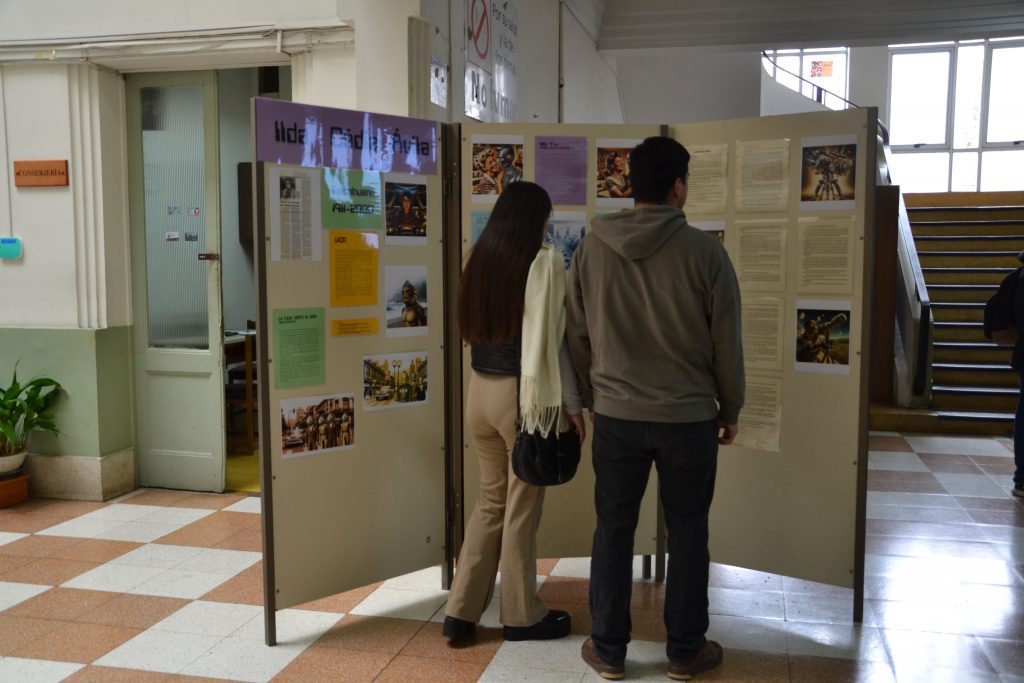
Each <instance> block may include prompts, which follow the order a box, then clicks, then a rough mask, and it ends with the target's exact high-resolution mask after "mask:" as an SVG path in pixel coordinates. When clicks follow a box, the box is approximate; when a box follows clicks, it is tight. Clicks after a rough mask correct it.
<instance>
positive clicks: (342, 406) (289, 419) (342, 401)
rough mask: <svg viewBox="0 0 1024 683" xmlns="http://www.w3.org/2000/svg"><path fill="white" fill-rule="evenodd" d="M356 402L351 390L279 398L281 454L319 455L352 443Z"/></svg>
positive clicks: (293, 455)
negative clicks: (338, 392)
mask: <svg viewBox="0 0 1024 683" xmlns="http://www.w3.org/2000/svg"><path fill="white" fill-rule="evenodd" d="M355 404H356V399H355V396H354V395H353V394H335V395H330V396H303V397H301V398H288V399H284V400H282V401H281V457H282V458H296V457H300V456H304V455H318V454H320V453H329V452H331V451H340V450H345V449H347V448H352V447H353V446H355V443H356V419H355Z"/></svg>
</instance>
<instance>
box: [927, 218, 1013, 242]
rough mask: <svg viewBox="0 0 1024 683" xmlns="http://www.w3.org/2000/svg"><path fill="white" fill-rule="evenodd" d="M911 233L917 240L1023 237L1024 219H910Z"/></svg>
mask: <svg viewBox="0 0 1024 683" xmlns="http://www.w3.org/2000/svg"><path fill="white" fill-rule="evenodd" d="M910 232H911V234H913V235H914V237H915V238H918V237H926V236H935V237H942V236H946V235H975V236H980V237H983V236H985V235H1021V234H1024V217H1022V218H1018V219H1016V220H1007V221H915V220H914V219H913V217H911V219H910Z"/></svg>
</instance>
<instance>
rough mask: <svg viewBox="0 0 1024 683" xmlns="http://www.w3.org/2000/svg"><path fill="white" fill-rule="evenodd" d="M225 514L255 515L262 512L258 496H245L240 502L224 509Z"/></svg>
mask: <svg viewBox="0 0 1024 683" xmlns="http://www.w3.org/2000/svg"><path fill="white" fill-rule="evenodd" d="M224 511H225V512H254V513H256V514H257V515H258V514H260V513H261V512H263V508H262V504H261V501H260V497H259V496H247V497H245V498H243V499H242V500H240V501H238V502H237V503H234V504H232V505H229V506H227V507H226V508H224Z"/></svg>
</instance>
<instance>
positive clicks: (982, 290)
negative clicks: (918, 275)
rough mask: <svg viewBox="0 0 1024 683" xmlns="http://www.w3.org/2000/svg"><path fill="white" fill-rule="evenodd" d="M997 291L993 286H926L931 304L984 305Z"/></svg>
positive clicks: (964, 284)
mask: <svg viewBox="0 0 1024 683" xmlns="http://www.w3.org/2000/svg"><path fill="white" fill-rule="evenodd" d="M997 289H999V287H998V286H997V285H994V284H984V285H973V284H966V283H963V284H952V285H950V284H928V296H929V297H930V298H931V300H932V303H933V304H935V303H957V302H971V303H981V304H984V303H985V302H986V301H988V300H989V298H990V297H991V296H992V295H993V294H995V293H996V290H997Z"/></svg>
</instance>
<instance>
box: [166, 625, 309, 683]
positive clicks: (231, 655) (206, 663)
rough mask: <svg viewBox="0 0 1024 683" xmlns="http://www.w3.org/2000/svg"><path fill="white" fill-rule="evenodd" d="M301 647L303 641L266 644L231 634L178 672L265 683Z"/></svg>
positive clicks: (295, 655) (299, 652)
mask: <svg viewBox="0 0 1024 683" xmlns="http://www.w3.org/2000/svg"><path fill="white" fill-rule="evenodd" d="M305 648H306V646H305V645H302V646H298V645H281V644H279V645H275V646H274V647H268V646H266V645H264V644H263V643H262V642H260V643H254V642H252V641H250V640H246V639H244V638H239V637H236V636H232V637H230V638H225V639H224V640H222V641H220V642H219V643H217V644H216V645H214V646H213V648H211V649H210V651H209V652H206V653H205V654H203V655H202V656H200V657H198V658H197V659H196V660H194V661H192V662H191V663H189V664H188V665H186V666H185V667H184V668H183V669H182V670H181V673H182V674H183V675H186V676H206V677H209V678H228V679H231V680H234V681H252V683H265V682H266V681H269V680H270V679H271V678H273V677H274V676H276V675H277V674H278V673H279V672H280V671H281V669H283V668H285V667H286V666H288V665H289V664H290V663H291V662H292V660H293V659H295V658H296V657H298V656H299V655H300V654H302V651H303V650H304V649H305Z"/></svg>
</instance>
